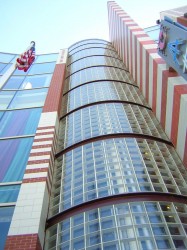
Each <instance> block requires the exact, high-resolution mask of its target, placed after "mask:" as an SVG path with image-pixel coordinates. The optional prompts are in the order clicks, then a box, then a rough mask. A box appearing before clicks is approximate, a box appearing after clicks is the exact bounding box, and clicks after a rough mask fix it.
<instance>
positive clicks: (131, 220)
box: [45, 202, 187, 250]
mask: <svg viewBox="0 0 187 250" xmlns="http://www.w3.org/2000/svg"><path fill="white" fill-rule="evenodd" d="M186 212H187V205H184V204H180V203H170V202H138V203H136V202H131V203H122V204H115V205H110V206H106V207H100V208H97V209H93V210H89V211H86V212H84V213H80V214H78V215H74V216H72V217H70V218H68V219H65V220H64V221H62V222H59V223H58V224H57V225H54V226H53V227H51V228H49V229H48V231H47V241H46V244H45V249H48V250H49V249H50V250H54V249H57V248H58V249H63V250H65V249H67V250H69V249H74V250H78V249H89V250H91V249H92V250H96V249H101V250H108V249H111V250H118V249H128V250H132V249H140V250H152V249H186V248H187V237H186V234H187V225H186V223H187V217H186Z"/></svg>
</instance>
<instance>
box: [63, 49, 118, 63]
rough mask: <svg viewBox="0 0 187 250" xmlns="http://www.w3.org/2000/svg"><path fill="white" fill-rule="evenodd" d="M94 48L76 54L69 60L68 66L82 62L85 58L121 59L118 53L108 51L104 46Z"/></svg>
mask: <svg viewBox="0 0 187 250" xmlns="http://www.w3.org/2000/svg"><path fill="white" fill-rule="evenodd" d="M92 46H93V48H92V47H90V48H86V49H83V50H80V51H78V52H76V53H75V54H73V55H72V56H70V57H69V58H68V62H67V65H70V64H71V63H74V62H75V61H77V60H80V59H82V58H83V57H88V56H94V55H103V56H111V57H114V58H117V59H119V56H118V54H117V52H115V51H114V50H112V49H106V46H104V47H103V48H102V46H100V47H98V48H94V45H92Z"/></svg>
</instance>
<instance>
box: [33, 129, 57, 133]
mask: <svg viewBox="0 0 187 250" xmlns="http://www.w3.org/2000/svg"><path fill="white" fill-rule="evenodd" d="M54 131H55V128H49V129H41V128H40V129H37V130H36V134H39V133H48V132H54Z"/></svg>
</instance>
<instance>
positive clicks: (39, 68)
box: [0, 62, 56, 76]
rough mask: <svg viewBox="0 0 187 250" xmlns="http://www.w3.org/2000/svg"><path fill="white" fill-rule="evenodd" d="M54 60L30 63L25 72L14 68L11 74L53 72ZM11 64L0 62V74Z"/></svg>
mask: <svg viewBox="0 0 187 250" xmlns="http://www.w3.org/2000/svg"><path fill="white" fill-rule="evenodd" d="M55 63H56V62H49V63H38V64H32V65H31V67H30V68H29V70H28V71H27V72H24V71H23V70H18V69H16V70H15V71H14V73H13V75H22V76H23V75H24V76H25V75H27V74H28V75H34V74H46V73H53V71H54V67H55ZM11 66H12V64H11V63H9V64H2V63H0V75H3V74H4V73H6V71H7V70H8V69H9V68H10V67H11Z"/></svg>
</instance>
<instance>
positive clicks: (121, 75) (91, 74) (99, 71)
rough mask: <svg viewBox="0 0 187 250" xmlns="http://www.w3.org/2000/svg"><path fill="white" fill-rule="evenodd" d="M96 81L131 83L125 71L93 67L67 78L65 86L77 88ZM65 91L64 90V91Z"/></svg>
mask: <svg viewBox="0 0 187 250" xmlns="http://www.w3.org/2000/svg"><path fill="white" fill-rule="evenodd" d="M97 80H113V81H115V80H118V81H125V82H128V83H132V82H133V80H132V77H131V75H130V74H129V73H128V72H126V71H125V70H122V69H118V68H114V67H107V66H106V67H104V66H99V67H93V68H87V69H83V70H81V71H79V72H76V73H75V74H73V75H71V76H70V77H68V78H67V80H66V84H67V87H68V86H69V89H72V88H74V87H77V86H79V85H81V84H83V83H86V82H93V81H97ZM65 91H66V89H65Z"/></svg>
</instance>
